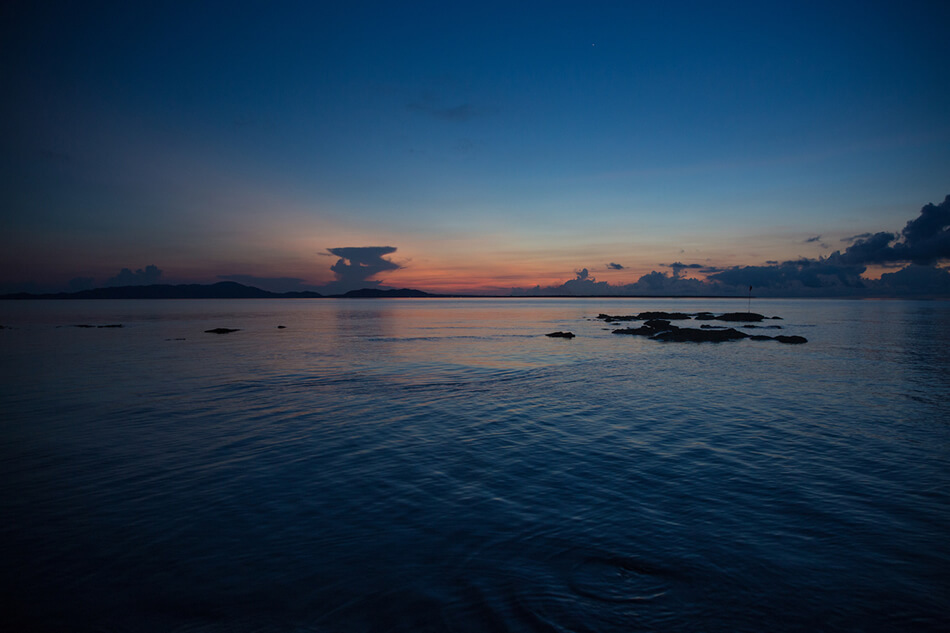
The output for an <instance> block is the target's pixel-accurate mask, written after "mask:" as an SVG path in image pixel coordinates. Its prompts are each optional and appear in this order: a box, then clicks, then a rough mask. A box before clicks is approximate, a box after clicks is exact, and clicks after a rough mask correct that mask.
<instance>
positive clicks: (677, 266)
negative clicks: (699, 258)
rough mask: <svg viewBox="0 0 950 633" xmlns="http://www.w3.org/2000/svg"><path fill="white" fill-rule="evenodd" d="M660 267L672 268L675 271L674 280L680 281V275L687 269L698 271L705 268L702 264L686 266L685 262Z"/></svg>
mask: <svg viewBox="0 0 950 633" xmlns="http://www.w3.org/2000/svg"><path fill="white" fill-rule="evenodd" d="M660 266H665V267H667V268H672V269H673V278H674V279H679V277H680V275H681V274H682V272H683V270H686V269H697V270H698V269H701V268H702V267H703V265H702V264H684V263H683V262H673V263H672V264H660Z"/></svg>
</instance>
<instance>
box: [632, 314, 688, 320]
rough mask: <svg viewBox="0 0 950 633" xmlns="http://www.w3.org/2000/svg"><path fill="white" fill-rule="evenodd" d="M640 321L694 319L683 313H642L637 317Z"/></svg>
mask: <svg viewBox="0 0 950 633" xmlns="http://www.w3.org/2000/svg"><path fill="white" fill-rule="evenodd" d="M636 318H637V320H639V321H650V320H652V319H664V320H666V321H683V320H686V319H692V318H693V315H691V314H685V313H683V312H641V313H640V314H638V315H637V317H636Z"/></svg>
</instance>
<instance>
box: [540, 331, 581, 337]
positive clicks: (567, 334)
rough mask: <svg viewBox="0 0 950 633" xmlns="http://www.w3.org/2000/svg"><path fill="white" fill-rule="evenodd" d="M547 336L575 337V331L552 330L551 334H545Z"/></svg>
mask: <svg viewBox="0 0 950 633" xmlns="http://www.w3.org/2000/svg"><path fill="white" fill-rule="evenodd" d="M545 336H550V337H552V338H574V333H573V332H551V333H549V334H545Z"/></svg>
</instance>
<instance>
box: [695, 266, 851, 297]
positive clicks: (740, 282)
mask: <svg viewBox="0 0 950 633" xmlns="http://www.w3.org/2000/svg"><path fill="white" fill-rule="evenodd" d="M864 271H865V267H864V266H844V265H840V264H835V263H833V262H830V261H829V260H825V259H817V260H816V259H798V260H794V261H787V262H782V263H781V264H772V265H767V266H733V267H732V268H727V269H726V270H723V271H722V272H718V273H714V274H712V275H709V277H708V278H707V279H708V280H710V281H713V282H718V283H720V284H723V285H725V286H731V287H736V288H743V287H748V286H752V287H754V288H757V289H759V290H770V291H773V292H772V294H780V293H782V292H785V293H788V294H792V295H800V294H808V291H817V290H827V289H835V290H837V291H842V290H846V291H847V292H845V294H852V293H853V291H854V290H856V289H861V288H864V287H865V284H864V280H862V279H861V273H863V272H864ZM820 294H823V293H820Z"/></svg>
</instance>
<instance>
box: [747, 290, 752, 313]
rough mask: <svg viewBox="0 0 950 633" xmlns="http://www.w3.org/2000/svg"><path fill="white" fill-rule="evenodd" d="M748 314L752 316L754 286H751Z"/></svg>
mask: <svg viewBox="0 0 950 633" xmlns="http://www.w3.org/2000/svg"><path fill="white" fill-rule="evenodd" d="M746 312H748V313H749V314H752V286H749V307H748V308H746Z"/></svg>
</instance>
